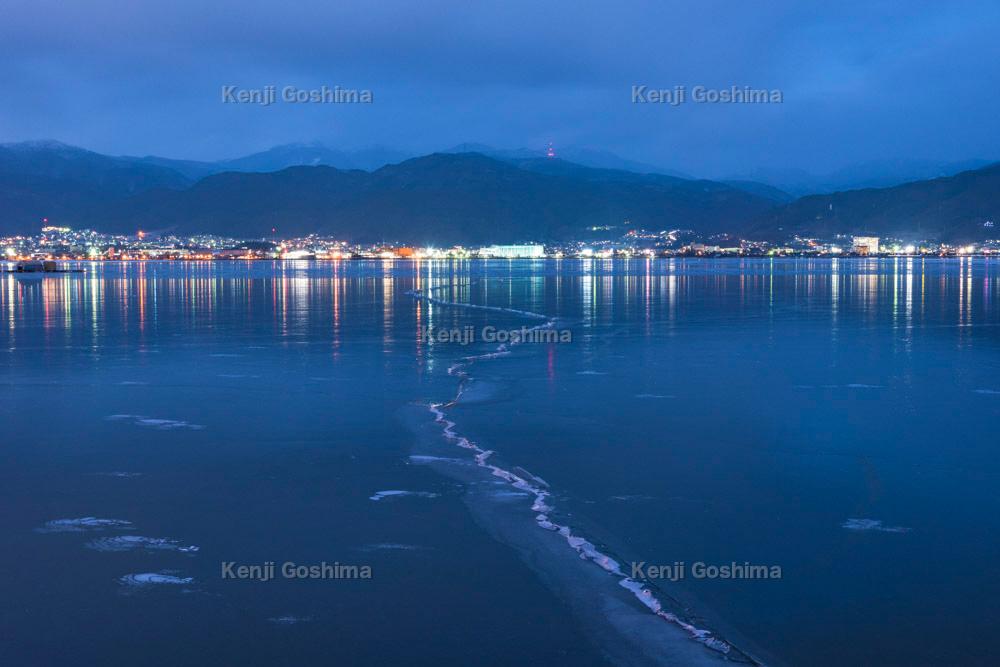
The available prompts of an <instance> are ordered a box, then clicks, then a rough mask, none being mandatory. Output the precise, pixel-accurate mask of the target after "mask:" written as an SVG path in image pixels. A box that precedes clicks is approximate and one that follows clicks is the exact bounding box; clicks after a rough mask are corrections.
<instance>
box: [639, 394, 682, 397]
mask: <svg viewBox="0 0 1000 667" xmlns="http://www.w3.org/2000/svg"><path fill="white" fill-rule="evenodd" d="M635 397H636V398H674V397H673V396H670V395H668V394H636V395H635Z"/></svg>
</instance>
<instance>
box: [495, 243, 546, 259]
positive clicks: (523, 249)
mask: <svg viewBox="0 0 1000 667" xmlns="http://www.w3.org/2000/svg"><path fill="white" fill-rule="evenodd" d="M479 255H480V256H481V257H500V258H503V259H537V258H539V257H545V246H540V245H491V246H487V247H485V248H480V249H479Z"/></svg>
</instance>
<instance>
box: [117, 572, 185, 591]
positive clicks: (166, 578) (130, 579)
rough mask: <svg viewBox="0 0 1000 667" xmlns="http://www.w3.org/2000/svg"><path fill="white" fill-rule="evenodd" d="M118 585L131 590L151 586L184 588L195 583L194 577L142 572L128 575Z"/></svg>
mask: <svg viewBox="0 0 1000 667" xmlns="http://www.w3.org/2000/svg"><path fill="white" fill-rule="evenodd" d="M118 583H120V584H121V585H122V586H128V587H129V588H148V587H150V586H184V585H187V584H190V583H194V577H178V576H176V575H174V574H170V573H167V572H142V573H139V574H126V575H125V576H124V577H120V578H119V579H118Z"/></svg>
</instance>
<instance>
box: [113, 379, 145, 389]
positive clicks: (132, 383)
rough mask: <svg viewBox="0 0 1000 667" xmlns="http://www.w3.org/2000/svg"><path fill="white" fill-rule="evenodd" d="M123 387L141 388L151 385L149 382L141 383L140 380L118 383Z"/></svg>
mask: <svg viewBox="0 0 1000 667" xmlns="http://www.w3.org/2000/svg"><path fill="white" fill-rule="evenodd" d="M118 384H119V385H120V386H122V387H140V386H143V385H147V384H149V383H148V382H141V381H139V380H122V381H121V382H119V383H118Z"/></svg>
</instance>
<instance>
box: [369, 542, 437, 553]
mask: <svg viewBox="0 0 1000 667" xmlns="http://www.w3.org/2000/svg"><path fill="white" fill-rule="evenodd" d="M426 548H427V547H421V546H417V545H416V544H400V543H399V542H379V543H378V544H366V545H365V546H363V547H360V548H359V550H360V551H421V550H424V549H426Z"/></svg>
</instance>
